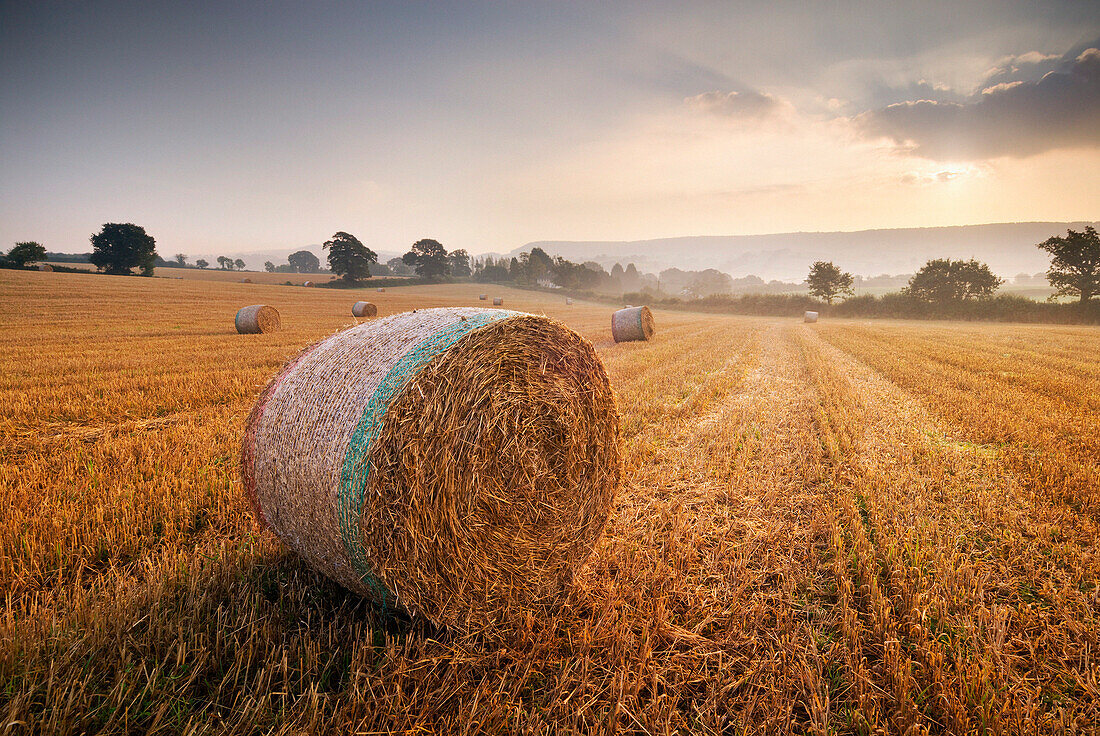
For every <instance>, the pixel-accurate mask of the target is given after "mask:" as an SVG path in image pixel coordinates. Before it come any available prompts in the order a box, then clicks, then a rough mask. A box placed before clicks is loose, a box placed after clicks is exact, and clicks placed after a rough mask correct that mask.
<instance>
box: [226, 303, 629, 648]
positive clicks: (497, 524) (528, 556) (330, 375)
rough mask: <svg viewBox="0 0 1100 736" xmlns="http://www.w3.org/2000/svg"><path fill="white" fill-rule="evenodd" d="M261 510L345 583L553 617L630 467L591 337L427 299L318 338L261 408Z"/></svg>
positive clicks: (248, 440)
mask: <svg viewBox="0 0 1100 736" xmlns="http://www.w3.org/2000/svg"><path fill="white" fill-rule="evenodd" d="M241 460H242V463H241V466H242V476H243V481H244V487H245V489H246V492H247V493H248V494H249V496H250V500H251V501H252V503H253V507H254V509H255V512H256V514H257V517H258V518H259V520H260V521H261V523H266V525H268V526H269V527H270V528H271V529H272V530H273V531H274V532H275V534H277V535H278V536H279V538H280V539H281V540H283V542H284V543H285V544H287V545H288V546H289V547H291V548H293V549H294V550H295V551H297V552H298V554H300V555H301V556H302V557H303V558H304V559H305V560H306V561H307V563H308V564H309V565H310V566H311V567H313V568H314V569H316V570H318V571H320V572H322V573H324V574H326V575H328V576H329V577H331V578H332V579H334V580H336V581H338V582H339V583H341V584H342V585H344V586H346V587H348V588H350V589H352V590H355V591H358V592H359V593H361V594H364V595H368V596H371V597H373V598H375V599H377V600H379V601H380V602H381V603H382V604H383V605H384V606H390V605H394V604H398V605H400V606H403V607H404V608H406V609H408V610H409V611H411V612H414V613H419V614H422V615H423V616H425V617H427V618H428V619H430V620H431V621H433V622H435V623H437V624H441V625H446V626H451V627H454V628H456V629H458V630H462V631H470V630H481V631H493V630H498V627H500V629H499V630H502V631H514V630H516V629H517V628H522V627H523V626H524V622H526V621H528V616H529V615H530V616H532V617H533V618H534V620H535V621H542V620H544V619H543V617H544V616H547V615H548V614H549V613H550V612H551V611H552V610H553V605H554V603H555V601H558V600H560V598H561V595H562V593H563V592H564V590H565V589H566V588H567V586H568V584H569V582H570V581H571V579H572V577H573V574H574V572H575V571H576V570H577V568H578V567H579V566H580V565H581V563H582V562H583V561H584V560H585V558H586V557H588V555H589V553H590V551H591V549H592V545H593V544H594V543H595V541H596V540H597V539H598V538H599V536H600V534H601V533H602V531H603V528H604V525H605V523H606V521H607V517H608V513H609V511H610V508H611V503H612V500H613V497H614V494H615V492H616V490H617V488H618V486H619V483H620V480H621V473H622V470H621V464H620V457H619V418H618V413H617V411H616V409H615V403H614V398H613V396H612V393H611V387H610V385H609V383H608V379H607V374H606V373H605V372H604V369H603V366H602V364H601V363H600V360H599V358H598V357H597V356H596V353H595V351H594V350H593V348H592V346H591V344H589V343H588V342H587V341H586V340H585V339H584V338H582V337H580V336H579V335H577V334H576V333H575V332H573V331H572V330H570V329H569V328H567V327H565V326H564V325H562V324H560V323H558V322H554V321H553V320H550V319H547V318H545V317H538V316H534V315H528V314H520V313H517V312H508V311H504V310H489V309H482V308H446V309H421V310H417V311H416V312H406V313H403V314H397V315H392V316H389V317H385V318H383V319H380V320H376V321H373V322H367V323H365V324H362V325H359V326H358V327H354V328H352V329H349V330H346V331H344V332H340V333H337V334H336V335H333V336H331V337H329V338H327V339H325V340H323V341H321V342H319V343H317V344H315V345H313V346H312V347H310V348H307V349H306V350H305V351H303V352H302V353H301V354H300V355H299V356H298V357H296V358H295V359H294V360H292V361H291V362H290V363H288V364H287V365H286V366H285V367H284V368H283V370H282V371H281V372H280V373H279V374H278V375H277V376H276V377H275V378H274V379H272V381H271V383H269V384H268V386H267V388H266V389H265V390H264V392H263V393H262V394H261V396H260V398H259V400H258V401H257V403H256V406H255V408H254V409H253V410H252V414H251V415H250V416H249V418H248V422H247V423H246V428H245V437H244V443H243V448H242V456H241Z"/></svg>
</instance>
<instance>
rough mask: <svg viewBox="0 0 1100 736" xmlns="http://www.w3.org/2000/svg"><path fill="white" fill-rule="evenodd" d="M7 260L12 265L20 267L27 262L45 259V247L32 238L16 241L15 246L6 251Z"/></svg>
mask: <svg viewBox="0 0 1100 736" xmlns="http://www.w3.org/2000/svg"><path fill="white" fill-rule="evenodd" d="M7 260H8V262H9V263H10V264H12V265H13V266H16V267H17V268H22V267H23V266H26V265H27V264H28V263H34V262H35V261H44V260H46V249H45V248H43V247H42V245H41V244H39V243H36V242H35V241H33V240H29V241H26V242H23V243H16V244H15V247H14V248H12V249H11V250H9V251H8V255H7Z"/></svg>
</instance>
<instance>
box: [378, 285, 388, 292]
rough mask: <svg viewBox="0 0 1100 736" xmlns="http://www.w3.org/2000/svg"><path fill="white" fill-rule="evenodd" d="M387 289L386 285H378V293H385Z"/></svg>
mask: <svg viewBox="0 0 1100 736" xmlns="http://www.w3.org/2000/svg"><path fill="white" fill-rule="evenodd" d="M385 291H386V287H384V286H380V287H378V293H379V294H383V293H385Z"/></svg>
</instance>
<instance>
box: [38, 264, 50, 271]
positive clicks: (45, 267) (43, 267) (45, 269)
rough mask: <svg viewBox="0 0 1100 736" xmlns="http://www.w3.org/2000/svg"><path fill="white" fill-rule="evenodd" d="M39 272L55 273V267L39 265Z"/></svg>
mask: <svg viewBox="0 0 1100 736" xmlns="http://www.w3.org/2000/svg"><path fill="white" fill-rule="evenodd" d="M38 270H39V271H53V266H51V265H50V264H48V263H39V264H38Z"/></svg>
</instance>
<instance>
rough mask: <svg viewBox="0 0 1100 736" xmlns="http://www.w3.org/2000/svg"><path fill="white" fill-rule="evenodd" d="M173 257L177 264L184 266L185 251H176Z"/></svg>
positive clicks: (185, 261)
mask: <svg viewBox="0 0 1100 736" xmlns="http://www.w3.org/2000/svg"><path fill="white" fill-rule="evenodd" d="M175 259H176V263H178V264H179V265H181V266H186V265H187V254H186V253H177V254H176V255H175Z"/></svg>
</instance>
